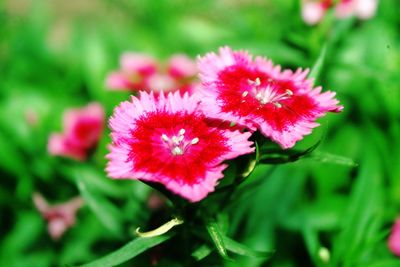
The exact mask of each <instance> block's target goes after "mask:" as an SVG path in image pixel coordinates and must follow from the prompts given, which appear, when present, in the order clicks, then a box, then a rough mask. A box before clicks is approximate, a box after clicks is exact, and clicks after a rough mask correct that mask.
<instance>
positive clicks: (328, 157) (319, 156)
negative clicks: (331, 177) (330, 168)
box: [309, 151, 358, 167]
mask: <svg viewBox="0 0 400 267" xmlns="http://www.w3.org/2000/svg"><path fill="white" fill-rule="evenodd" d="M309 158H312V159H315V160H317V161H320V162H326V163H333V164H338V165H345V166H349V167H357V166H358V164H357V163H356V162H355V161H354V160H352V159H351V158H347V157H343V156H339V155H334V154H330V153H325V152H319V151H318V152H317V151H316V152H314V153H313V154H311V155H309Z"/></svg>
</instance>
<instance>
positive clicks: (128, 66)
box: [106, 52, 197, 94]
mask: <svg viewBox="0 0 400 267" xmlns="http://www.w3.org/2000/svg"><path fill="white" fill-rule="evenodd" d="M120 66H121V69H120V70H119V71H114V72H112V73H111V74H109V75H108V77H107V79H106V86H107V87H109V88H110V89H115V90H130V91H139V90H145V91H147V92H150V91H153V92H154V93H156V94H157V93H159V92H164V93H165V92H171V91H176V90H180V91H181V92H193V90H194V88H195V87H196V86H197V85H196V83H195V82H194V77H195V75H196V74H197V68H196V64H195V62H194V61H192V60H191V59H190V58H188V57H187V56H185V55H183V54H176V55H173V56H172V57H171V58H170V59H169V61H168V63H167V65H166V66H163V65H162V64H160V63H158V62H157V60H156V59H154V58H153V57H151V56H148V55H145V54H139V53H133V52H130V53H124V54H122V56H121V59H120Z"/></svg>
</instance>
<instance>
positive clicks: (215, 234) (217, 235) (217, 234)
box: [206, 219, 230, 260]
mask: <svg viewBox="0 0 400 267" xmlns="http://www.w3.org/2000/svg"><path fill="white" fill-rule="evenodd" d="M206 228H207V232H208V234H209V235H210V237H211V239H212V241H213V242H214V245H215V247H216V248H217V251H218V253H219V255H221V257H223V258H224V259H226V260H230V258H229V256H228V254H227V252H226V247H225V243H224V238H223V233H222V232H221V229H220V228H219V225H218V223H217V222H215V221H214V220H211V219H208V220H207V221H206Z"/></svg>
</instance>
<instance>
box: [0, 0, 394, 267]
mask: <svg viewBox="0 0 400 267" xmlns="http://www.w3.org/2000/svg"><path fill="white" fill-rule="evenodd" d="M0 3H1V4H0V81H1V82H0V115H1V121H0V174H1V182H0V183H1V186H0V210H1V220H0V229H1V230H0V242H1V243H0V244H1V247H0V266H63V265H64V266H65V265H76V264H83V263H86V262H90V261H92V260H95V259H98V258H100V257H101V256H103V255H106V254H108V253H110V252H112V251H114V250H115V249H117V248H119V247H121V246H123V245H124V244H126V243H128V242H129V241H130V240H131V239H132V238H133V237H134V231H133V229H135V228H136V227H137V226H142V227H144V228H148V229H151V228H152V227H153V226H159V225H160V224H162V223H164V222H165V221H167V220H168V219H170V217H171V214H169V213H168V211H164V212H163V213H161V214H159V213H154V212H152V211H151V210H150V209H148V208H147V207H146V201H147V198H148V194H149V192H150V188H149V187H147V186H146V185H143V184H141V183H140V182H137V181H118V182H116V181H112V180H110V179H108V178H106V175H105V173H104V171H103V169H104V166H105V159H104V155H105V154H106V152H107V150H106V145H107V143H109V137H108V132H107V131H106V133H105V134H104V137H103V138H102V140H101V141H100V143H99V146H98V148H97V150H96V151H95V154H94V156H93V158H92V159H91V161H90V162H87V163H83V164H82V163H78V162H74V161H72V160H68V159H63V158H55V157H52V156H50V155H48V153H47V149H46V146H47V138H48V136H49V134H50V133H51V132H53V131H60V129H61V118H62V112H63V111H64V110H65V109H66V108H69V107H77V106H83V105H85V104H86V103H88V102H90V101H99V102H101V103H102V104H103V105H104V106H105V108H106V111H107V115H110V114H111V112H112V109H113V108H114V107H115V106H116V105H117V104H118V103H119V102H120V101H122V100H125V99H127V98H128V96H129V94H128V93H125V92H112V91H107V90H106V88H105V86H104V80H105V77H106V74H107V73H108V72H109V71H111V70H113V69H116V68H117V67H118V58H119V55H120V54H121V53H122V52H124V51H138V52H144V53H149V54H152V55H154V56H156V57H158V58H160V59H165V58H167V57H168V56H169V55H171V54H172V53H175V52H184V53H187V54H188V55H190V56H191V57H193V58H194V57H195V56H196V55H198V54H200V55H202V54H204V53H206V52H208V51H215V50H216V49H217V48H218V47H219V46H222V45H229V46H232V47H233V48H235V49H246V50H249V51H250V52H251V53H252V54H257V55H258V54H259V55H265V56H267V57H269V58H271V59H272V60H274V62H275V63H279V64H281V65H282V66H285V67H289V68H297V67H303V68H307V67H312V66H313V65H314V64H315V62H317V59H318V58H320V60H319V61H318V62H320V64H319V66H320V69H319V72H318V74H319V75H318V78H317V83H318V84H321V85H322V86H323V87H324V88H325V89H331V90H334V91H336V92H337V97H338V99H340V100H341V102H342V103H343V105H344V106H345V111H344V112H343V113H341V114H335V115H329V116H327V117H325V118H323V119H321V120H320V122H321V124H322V125H323V126H322V127H320V128H318V129H316V130H315V131H314V132H313V134H312V135H311V136H308V137H307V138H305V139H304V140H303V141H302V142H300V143H299V144H298V145H297V147H299V148H307V147H309V146H310V145H312V144H314V143H316V142H317V141H318V140H319V139H321V136H322V137H323V139H322V142H321V145H320V146H319V147H318V148H317V150H316V152H318V153H320V154H319V155H320V157H317V156H316V157H314V158H313V157H311V158H308V159H302V160H300V161H298V162H295V163H290V164H285V165H279V166H271V165H262V166H261V165H259V166H257V167H256V169H255V171H254V172H253V173H252V174H251V176H250V177H248V178H247V179H248V180H247V181H246V182H245V183H243V184H242V185H241V186H240V187H239V188H238V190H237V191H236V192H235V195H234V198H233V199H232V201H231V202H229V203H227V207H226V210H227V211H228V217H226V218H225V219H223V218H222V219H221V220H222V221H223V222H224V223H221V222H218V224H219V227H220V228H223V229H225V230H223V231H224V232H225V233H226V235H227V236H229V237H232V238H234V239H235V240H238V241H240V242H241V243H243V244H245V245H247V246H248V247H251V248H253V249H255V250H260V251H271V250H275V251H276V252H275V254H274V255H273V256H272V258H271V259H270V260H269V261H265V259H263V258H257V257H255V258H252V257H240V256H239V257H234V260H235V261H222V260H221V259H220V258H219V257H218V254H217V251H215V250H214V251H213V250H212V249H210V247H202V248H201V249H200V250H199V251H197V252H196V253H195V251H185V253H186V252H187V253H186V256H187V257H189V259H185V260H182V261H180V260H176V261H172V256H174V255H182V252H181V254H179V250H180V249H182V250H184V249H185V244H182V245H181V244H175V249H174V251H165V250H163V249H162V248H163V247H161V248H159V249H158V250H150V252H149V253H145V254H142V255H140V256H139V257H137V258H135V259H133V260H132V261H130V262H128V263H126V264H125V265H124V264H123V265H121V266H132V265H134V266H148V265H150V258H151V259H154V257H159V258H160V261H159V266H182V264H187V263H188V262H190V264H191V266H221V265H226V266H277V267H278V266H279V267H292V266H293V267H294V266H346V267H347V266H349V267H350V266H366V267H378V266H382V267H391V266H393V267H394V266H400V261H399V260H397V259H395V258H394V256H392V255H391V253H390V252H389V251H388V249H387V246H386V239H387V236H388V234H389V229H390V226H391V223H392V222H393V221H394V219H395V217H396V216H397V215H398V214H399V208H400V164H399V160H400V76H399V75H398V74H399V73H400V31H399V29H400V17H399V16H398V9H399V7H400V6H399V3H398V1H397V0H385V1H383V0H382V1H380V6H379V10H378V14H377V16H376V17H375V18H373V19H371V20H369V21H356V20H355V19H352V18H350V19H346V20H342V21H337V20H335V19H334V18H333V16H328V17H327V18H326V19H325V20H324V22H323V23H322V24H320V25H318V26H315V27H309V26H306V25H305V24H304V23H303V22H302V20H301V18H300V10H299V8H300V4H299V1H295V0H279V1H277V0H275V1H270V0H248V1H245V0H231V1H229V0H219V1H214V0H203V1H189V0H170V1H167V0H157V1H156V0H149V1H140V0H137V1H129V0H120V1H117V0H96V1H95V0H92V1H78V0H70V1H61V0H54V1H45V0H42V1H41V0H32V1H28V0H3V1H0ZM324 47H326V51H325V52H326V53H323V54H321V51H323V48H324ZM31 113H33V114H35V116H37V123H34V124H32V123H29V118H27V116H28V117H29V114H31ZM325 152H326V153H331V154H334V155H340V156H343V157H347V158H351V159H353V160H354V161H355V162H357V163H358V167H352V166H348V165H346V164H344V165H340V164H336V163H338V162H337V161H340V158H339V159H338V158H336V160H332V158H331V159H327V158H326V156H324V155H326V154H324V153H325ZM316 155H318V154H316ZM321 155H322V156H321ZM35 191H39V192H41V193H43V195H45V196H46V197H48V198H49V200H50V201H51V202H54V203H57V202H63V201H66V200H67V199H69V198H71V197H73V196H75V195H77V194H81V195H82V196H83V198H84V199H85V202H86V206H85V207H84V208H83V209H82V210H81V211H80V212H79V214H78V222H77V224H76V226H75V227H73V228H72V229H71V230H70V231H68V232H67V234H66V235H65V236H64V237H63V238H62V239H61V240H60V241H57V242H56V241H53V240H51V239H50V238H49V236H48V234H47V232H46V223H45V221H44V220H43V219H42V218H41V217H40V215H39V213H38V212H37V211H36V209H35V208H34V206H33V203H32V199H31V197H32V193H33V192H35ZM221 226H224V227H221ZM168 242H169V241H167V243H165V244H166V245H168ZM171 242H177V241H171ZM199 245H200V244H199ZM324 248H326V249H328V251H329V254H330V257H329V258H330V260H329V262H327V261H326V257H324V256H322V257H321V255H322V254H321V253H323V251H324V250H325V249H324ZM175 250H177V251H175ZM321 251H322V252H321ZM325 252H326V250H325ZM192 253H195V254H194V256H195V257H191V256H190V255H191V254H192ZM209 253H211V254H210V256H208V257H205V255H208V254H209ZM160 255H161V256H160ZM171 255H172V256H171ZM228 255H229V256H231V255H230V254H229V252H228ZM233 256H234V255H232V257H233ZM325 256H326V255H325ZM204 257H205V258H204ZM203 258H204V259H203ZM195 259H201V260H200V261H198V262H197V263H195ZM135 264H136V265H135Z"/></svg>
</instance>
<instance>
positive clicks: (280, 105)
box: [273, 102, 282, 108]
mask: <svg viewBox="0 0 400 267" xmlns="http://www.w3.org/2000/svg"><path fill="white" fill-rule="evenodd" d="M273 104H274V105H275V107H277V108H281V107H282V104H281V103H279V102H274V103H273Z"/></svg>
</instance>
